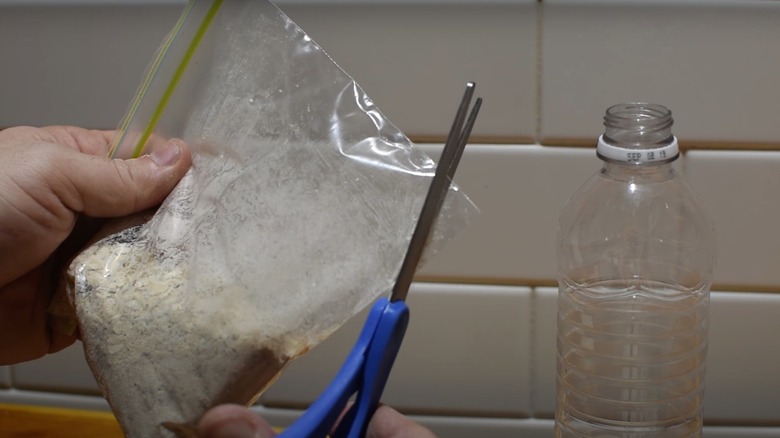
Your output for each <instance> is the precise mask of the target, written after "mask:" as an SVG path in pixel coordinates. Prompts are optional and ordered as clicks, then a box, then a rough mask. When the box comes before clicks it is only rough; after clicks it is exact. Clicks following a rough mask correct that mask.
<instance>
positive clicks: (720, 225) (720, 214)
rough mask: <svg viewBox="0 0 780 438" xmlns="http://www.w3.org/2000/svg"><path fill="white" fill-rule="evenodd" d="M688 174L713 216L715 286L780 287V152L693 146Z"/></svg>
mask: <svg viewBox="0 0 780 438" xmlns="http://www.w3.org/2000/svg"><path fill="white" fill-rule="evenodd" d="M685 175H686V177H687V178H688V181H689V182H690V183H691V185H692V186H693V187H694V189H695V190H696V191H697V192H698V193H699V195H700V198H701V200H702V201H703V202H704V204H705V205H706V206H707V207H708V208H709V210H710V211H711V213H712V216H713V218H714V221H715V228H716V235H717V248H718V253H717V257H718V260H717V265H716V267H715V283H716V287H720V288H723V287H730V286H729V285H738V286H742V287H768V288H774V289H780V269H778V266H780V236H779V235H778V233H777V224H778V223H780V202H778V201H780V195H778V194H779V193H780V152H734V151H731V152H729V151H691V152H689V153H688V154H687V157H686V162H685ZM718 285H721V286H718Z"/></svg>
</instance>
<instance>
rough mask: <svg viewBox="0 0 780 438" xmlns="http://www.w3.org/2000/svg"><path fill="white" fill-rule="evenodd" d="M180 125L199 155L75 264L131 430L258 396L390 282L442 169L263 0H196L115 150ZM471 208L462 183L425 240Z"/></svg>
mask: <svg viewBox="0 0 780 438" xmlns="http://www.w3.org/2000/svg"><path fill="white" fill-rule="evenodd" d="M356 37H360V36H359V35H356ZM174 136H175V137H179V138H182V139H183V140H184V141H185V142H187V143H188V145H189V146H190V148H191V151H192V154H193V166H192V169H191V170H190V171H189V172H188V173H187V175H186V176H185V177H184V178H183V179H182V181H181V182H180V183H179V185H178V186H177V187H176V189H175V190H174V191H173V192H172V193H171V194H170V196H169V197H168V198H167V200H166V201H165V202H164V203H163V205H162V206H161V207H160V208H159V210H158V211H157V212H156V213H155V214H154V216H153V217H152V218H151V220H149V221H148V222H145V223H143V224H141V225H137V226H133V227H130V228H127V229H125V230H124V231H121V232H118V233H116V234H113V235H111V236H109V237H107V238H105V239H103V240H101V241H99V242H97V243H95V244H93V245H92V246H90V247H89V248H87V249H86V250H85V251H84V252H82V254H81V255H79V257H78V258H76V259H75V260H74V262H73V263H72V264H71V266H70V270H69V274H70V276H71V277H72V280H71V281H72V282H73V284H72V286H71V289H70V296H71V299H72V301H73V304H74V306H75V309H76V312H77V316H78V321H79V329H80V331H81V337H82V340H83V342H84V347H85V352H86V355H87V360H88V362H89V364H90V367H91V368H92V371H93V373H94V374H95V376H96V378H97V380H98V383H99V385H100V387H101V388H102V390H103V393H104V395H105V396H106V398H107V400H108V401H109V403H110V404H111V407H112V409H113V410H114V413H115V414H116V416H117V418H118V419H119V421H120V424H121V426H122V428H123V430H124V431H125V433H126V434H127V435H128V436H131V437H156V436H168V435H169V432H168V431H167V430H166V428H167V429H170V430H176V431H178V432H185V431H187V430H191V428H192V427H193V426H194V425H195V424H196V423H197V421H198V419H199V418H200V417H201V415H202V414H203V413H204V412H205V411H206V410H207V409H209V408H210V407H213V406H215V405H218V404H222V403H240V404H250V403H253V402H254V401H255V400H256V398H257V397H258V396H259V394H260V393H261V392H262V391H263V390H264V389H265V388H266V387H267V386H268V385H269V384H270V383H271V382H272V381H273V380H274V378H275V377H277V376H278V374H279V373H280V372H281V371H282V369H283V368H284V366H285V365H286V364H288V363H289V362H290V361H291V360H292V359H294V358H295V357H297V356H299V355H301V354H303V353H304V352H305V351H307V350H308V349H310V348H312V347H313V346H314V345H316V344H318V343H319V342H321V341H322V340H323V339H324V338H326V337H327V336H328V335H329V334H330V333H332V332H333V331H334V330H335V329H336V328H338V327H339V326H340V325H342V324H343V323H344V322H346V320H347V319H349V318H350V317H352V316H353V315H354V314H356V313H357V312H358V311H359V310H360V309H362V308H364V307H365V306H367V305H368V304H369V303H370V302H371V301H373V300H374V299H375V298H377V297H378V296H379V295H381V294H383V293H386V292H388V291H389V290H390V289H391V287H392V284H393V282H394V280H395V276H396V275H397V272H398V269H399V267H400V265H401V263H402V260H403V256H404V253H405V251H406V246H407V244H408V241H409V238H410V236H411V234H412V231H413V229H414V225H415V221H416V219H417V215H418V214H419V211H420V208H421V207H422V203H423V200H424V197H425V194H426V192H427V189H428V185H429V183H430V180H431V178H432V176H433V170H434V168H435V163H434V162H433V161H432V160H431V159H430V158H428V157H427V156H426V155H425V154H423V153H422V152H421V151H419V150H417V149H416V148H414V147H413V145H412V144H411V142H410V141H409V140H408V139H407V138H406V136H404V135H403V133H401V132H400V131H399V130H398V129H397V128H396V127H395V126H393V125H392V124H391V123H390V122H389V121H388V120H387V119H386V118H385V117H384V116H383V115H382V113H381V112H380V111H379V110H378V109H377V108H376V107H375V106H374V105H373V103H372V102H371V100H370V99H369V97H368V96H366V94H365V93H364V92H363V90H362V89H361V88H360V87H359V86H358V85H357V84H356V83H355V82H354V81H353V80H352V79H351V78H350V77H349V76H348V75H347V74H346V73H345V72H344V71H342V70H341V69H340V68H339V67H338V66H337V65H336V64H335V63H334V62H333V61H332V60H331V59H330V58H329V57H328V56H327V55H326V54H325V53H324V52H323V51H322V50H321V49H320V48H319V46H317V45H316V44H315V43H314V42H313V41H312V40H311V39H310V38H309V37H308V36H307V35H306V34H305V33H304V32H303V31H302V30H301V29H299V28H298V27H297V26H296V25H295V24H294V23H293V22H292V21H291V20H290V19H289V18H288V17H286V16H285V15H284V14H283V13H282V12H281V11H279V10H278V9H277V8H276V7H275V6H274V5H272V4H271V3H269V2H267V1H258V0H246V1H239V0H232V1H229V2H228V1H226V2H222V1H199V0H195V1H191V2H190V3H189V4H188V5H187V7H186V9H185V11H184V12H183V14H182V17H181V19H180V20H179V22H178V23H177V24H176V26H175V27H174V29H173V31H172V32H171V34H170V35H169V37H168V38H167V39H166V40H165V41H164V42H163V45H162V47H161V49H160V51H159V52H158V53H157V55H156V57H155V58H154V60H153V62H152V64H151V66H150V68H149V71H148V76H147V78H146V80H145V81H144V82H143V83H142V85H141V87H140V89H139V93H138V95H137V96H136V99H135V100H134V101H133V103H132V104H131V106H130V109H129V112H128V114H127V116H126V118H125V119H124V121H123V123H122V126H121V129H120V133H119V135H118V137H117V138H118V139H117V141H116V143H115V145H114V147H113V152H112V154H113V155H114V156H120V157H128V156H137V155H139V154H142V153H144V151H145V150H146V149H147V148H148V147H149V146H150V145H151V144H152V143H154V142H155V141H160V140H164V139H167V138H169V137H174ZM474 211H475V207H474V206H473V204H472V203H471V202H470V201H469V200H468V198H467V197H466V196H465V194H463V193H462V192H461V191H459V190H458V189H457V188H456V187H454V186H453V188H452V189H451V191H450V193H449V194H448V197H447V200H446V201H445V204H444V206H443V209H442V213H441V215H440V217H439V219H438V222H437V227H436V229H435V230H434V233H433V237H432V239H431V240H432V242H431V243H432V245H429V246H430V247H432V248H435V247H437V246H439V245H441V244H442V243H443V242H444V241H446V240H447V239H448V238H449V237H451V236H452V235H453V234H454V233H455V232H456V231H457V230H458V229H460V228H461V227H462V226H463V225H464V224H465V222H466V220H467V218H468V217H469V216H470V214H471V213H473V212H474Z"/></svg>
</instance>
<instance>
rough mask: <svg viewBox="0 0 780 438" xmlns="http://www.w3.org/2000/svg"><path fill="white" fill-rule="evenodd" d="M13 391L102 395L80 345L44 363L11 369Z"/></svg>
mask: <svg viewBox="0 0 780 438" xmlns="http://www.w3.org/2000/svg"><path fill="white" fill-rule="evenodd" d="M11 376H12V381H13V386H14V388H18V389H28V390H36V391H50V392H62V393H74V394H100V390H99V389H98V386H97V383H96V382H95V378H94V377H93V376H92V372H91V371H90V369H89V367H88V366H87V362H86V360H85V359H84V350H83V349H82V347H81V342H77V343H76V344H74V345H72V346H70V347H68V348H66V349H64V350H62V351H60V352H57V353H55V354H50V355H48V356H45V357H43V358H41V359H38V360H35V361H32V362H26V363H21V364H17V365H13V366H12V373H11Z"/></svg>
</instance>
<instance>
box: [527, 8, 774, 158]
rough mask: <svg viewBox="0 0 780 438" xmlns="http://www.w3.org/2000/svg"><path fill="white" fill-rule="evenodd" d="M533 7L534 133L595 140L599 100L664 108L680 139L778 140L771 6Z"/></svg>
mask: <svg viewBox="0 0 780 438" xmlns="http://www.w3.org/2000/svg"><path fill="white" fill-rule="evenodd" d="M542 8H543V11H542V14H543V23H542V42H541V43H542V55H541V58H542V67H541V70H542V78H543V79H542V80H541V86H542V93H541V94H542V104H541V107H542V113H541V121H542V123H541V137H542V139H554V138H581V139H586V140H590V139H595V137H596V136H597V135H598V134H599V133H600V131H601V117H602V115H603V113H604V110H605V109H606V108H607V107H608V106H610V105H612V104H617V103H621V102H627V101H637V100H642V101H652V102H655V103H659V104H663V105H666V106H668V107H669V108H671V109H672V112H673V114H674V117H675V122H676V124H675V131H676V133H677V135H678V136H679V137H680V139H681V141H686V140H706V141H742V142H762V141H772V142H777V141H778V139H780V124H778V123H777V111H776V107H777V105H776V104H777V102H778V101H780V87H777V81H776V75H775V74H774V73H776V72H777V71H780V45H778V44H776V43H777V41H778V40H780V26H778V25H777V23H778V20H780V2H771V1H760V0H732V1H700V0H699V1H653V0H638V1H603V0H545V1H543V2H542ZM594 144H595V141H594Z"/></svg>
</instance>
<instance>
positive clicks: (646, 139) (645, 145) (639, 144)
mask: <svg viewBox="0 0 780 438" xmlns="http://www.w3.org/2000/svg"><path fill="white" fill-rule="evenodd" d="M672 123H673V120H672V112H671V111H669V109H667V108H666V107H663V106H661V105H655V104H651V103H645V102H635V103H624V104H620V105H614V106H611V107H609V108H608V109H607V112H606V115H605V116H604V127H605V130H604V135H602V136H601V137H599V141H598V146H597V147H596V152H597V154H598V156H599V158H601V159H602V160H604V161H612V162H617V163H619V162H624V163H626V162H627V163H631V164H633V165H635V166H655V165H658V164H664V163H669V162H671V161H674V160H675V159H677V157H678V156H679V147H678V145H677V139H676V138H675V137H674V135H672Z"/></svg>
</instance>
